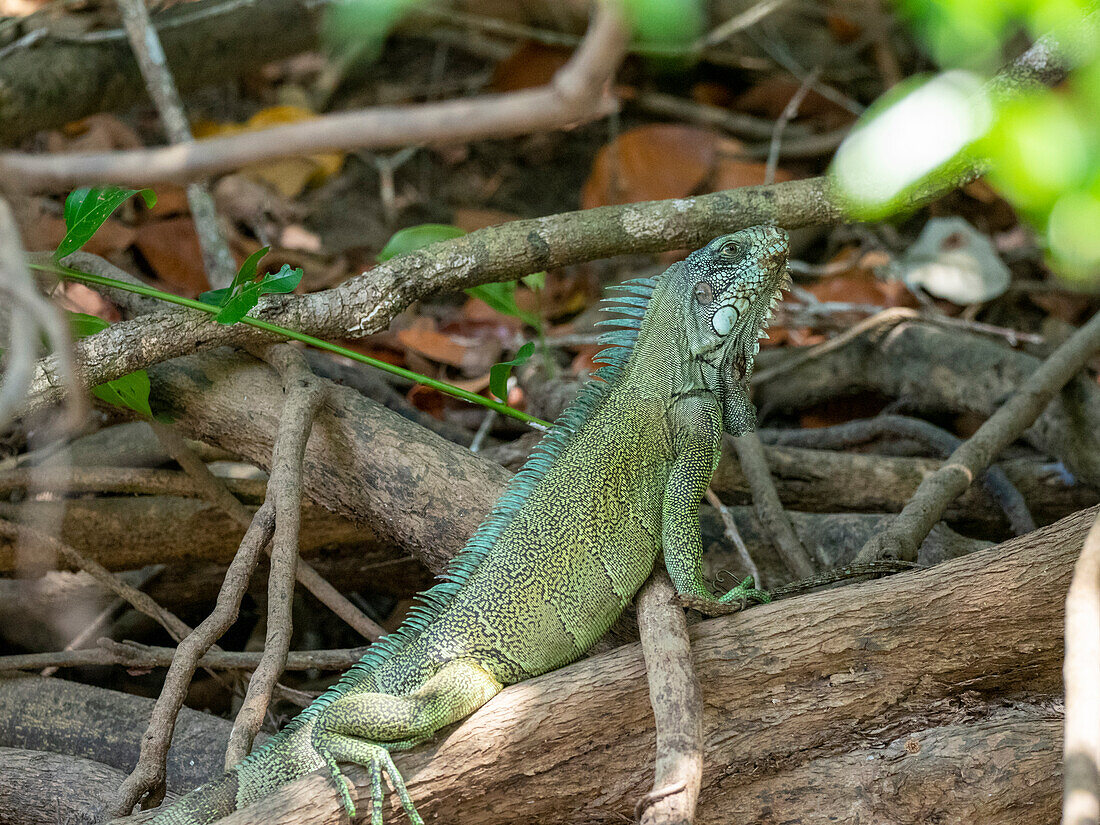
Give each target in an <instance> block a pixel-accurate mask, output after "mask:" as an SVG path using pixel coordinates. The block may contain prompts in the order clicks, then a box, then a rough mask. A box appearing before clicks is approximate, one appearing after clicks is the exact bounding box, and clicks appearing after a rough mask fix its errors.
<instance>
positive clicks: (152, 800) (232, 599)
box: [112, 501, 275, 816]
mask: <svg viewBox="0 0 1100 825" xmlns="http://www.w3.org/2000/svg"><path fill="white" fill-rule="evenodd" d="M274 531H275V507H274V504H273V503H271V502H267V501H265V502H264V504H263V505H262V506H261V507H260V509H259V510H257V511H256V515H255V517H254V518H253V519H252V523H251V524H249V526H248V532H247V533H245V536H244V539H242V541H241V546H240V549H239V550H238V551H237V554H236V555H235V556H234V557H233V561H232V562H230V564H229V569H228V570H227V571H226V574H225V579H224V581H223V582H222V587H221V590H220V592H219V593H218V599H217V602H216V604H215V606H214V609H213V610H212V611H211V613H210V615H209V616H207V617H206V618H205V619H204V620H203V621H202V622H201V623H200V624H199V626H198V627H197V628H195V630H194V632H193V633H191V634H190V635H189V636H188V637H187V638H186V639H184V640H183V641H182V642H180V644H179V647H178V648H177V649H176V655H175V657H174V658H173V659H172V664H171V666H170V667H169V668H168V673H167V674H166V675H165V677H164V687H163V688H162V689H161V693H160V696H159V697H158V698H157V702H156V704H155V705H154V706H153V712H152V714H151V715H150V718H149V726H148V727H147V728H146V730H145V734H144V736H142V738H141V755H140V757H139V758H138V763H137V765H136V766H135V767H134V770H133V772H132V773H131V774H130V775H129V776H128V777H126V781H125V782H123V783H122V786H121V787H120V788H119V789H118V803H117V804H116V805H115V807H114V809H113V810H112V814H113V815H114V816H129V815H130V813H131V812H132V811H133V810H134V806H135V805H136V804H137V803H138V801H140V800H143V799H144V800H146V801H147V802H148V803H149V804H150V805H155V804H157V803H159V802H160V801H161V800H162V799H163V798H164V791H165V786H164V780H165V775H166V772H165V759H166V758H167V755H168V746H169V744H170V743H171V741H172V733H173V732H174V731H175V728H176V715H177V714H178V713H179V709H180V708H181V707H182V706H183V700H184V698H185V697H186V695H187V687H188V685H189V684H190V683H191V677H192V675H193V674H194V672H195V668H196V667H197V666H198V662H199V659H200V658H202V656H203V654H205V653H206V651H207V650H209V649H210V647H211V645H213V644H214V642H215V641H216V640H217V639H218V638H219V637H220V636H221V635H222V634H223V633H224V632H225V631H226V630H228V629H229V626H230V625H232V624H233V622H234V620H235V619H236V618H237V611H238V609H239V606H240V602H241V597H242V596H243V595H244V591H245V589H246V588H247V587H248V580H249V578H250V577H251V575H252V571H253V570H254V569H255V567H256V562H257V561H258V560H259V557H260V552H261V551H262V549H263V547H264V545H266V544H267V543H268V541H270V540H271V536H272V534H273V533H274Z"/></svg>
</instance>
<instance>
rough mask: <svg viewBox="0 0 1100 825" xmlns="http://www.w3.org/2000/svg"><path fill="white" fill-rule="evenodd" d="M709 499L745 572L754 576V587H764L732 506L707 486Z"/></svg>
mask: <svg viewBox="0 0 1100 825" xmlns="http://www.w3.org/2000/svg"><path fill="white" fill-rule="evenodd" d="M706 495H707V501H708V502H709V503H710V506H711V507H713V508H714V509H715V510H717V511H718V516H719V518H721V519H722V524H723V526H724V527H725V530H726V537H727V538H728V539H729V540H730V542H732V543H733V546H734V548H736V550H737V557H738V558H739V559H740V560H741V564H742V565H743V566H744V568H745V572H746V573H748V574H749V575H750V576H752V580H753V582H754V583H755V584H754V585H753V586H754V587H763V586H764V584H763V580H762V579H761V578H760V570H759V569H757V567H756V562H754V561H753V560H752V556H751V555H750V554H749V548H748V547H746V546H745V540H744V539H743V538H741V531H740V530H738V529H737V522H736V521H734V518H733V513H731V512H730V508H729V507H727V506H726V505H725V504H723V503H722V499H720V498H718V494H717V493H715V492H714V490H713V489H712V488H710V487H707V493H706Z"/></svg>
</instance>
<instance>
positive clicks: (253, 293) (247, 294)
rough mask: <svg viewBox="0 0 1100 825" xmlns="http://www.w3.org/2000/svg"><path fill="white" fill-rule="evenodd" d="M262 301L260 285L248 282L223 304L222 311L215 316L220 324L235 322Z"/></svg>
mask: <svg viewBox="0 0 1100 825" xmlns="http://www.w3.org/2000/svg"><path fill="white" fill-rule="evenodd" d="M259 302H260V285H259V284H247V285H245V287H244V288H243V289H242V290H241V291H240V292H238V293H236V294H235V295H231V296H230V297H229V300H227V301H226V302H225V303H224V304H222V311H221V312H219V313H218V314H217V315H215V316H214V320H215V321H217V322H218V323H219V324H235V323H237V322H238V321H239V320H241V319H242V318H243V317H244V316H246V315H247V314H248V312H249V310H251V309H252V308H253V307H254V306H256V304H258V303H259Z"/></svg>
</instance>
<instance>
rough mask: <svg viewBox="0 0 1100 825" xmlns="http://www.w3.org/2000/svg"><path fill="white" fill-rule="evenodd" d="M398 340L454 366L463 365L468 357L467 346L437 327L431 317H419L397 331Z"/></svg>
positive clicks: (416, 351)
mask: <svg viewBox="0 0 1100 825" xmlns="http://www.w3.org/2000/svg"><path fill="white" fill-rule="evenodd" d="M397 340H398V341H400V342H401V344H402V346H404V347H407V348H408V349H410V350H412V351H413V352H415V353H418V354H420V355H422V356H424V357H425V358H430V359H431V360H433V361H436V362H438V363H440V364H450V365H451V366H452V367H462V366H463V364H464V363H466V361H467V359H468V352H467V348H466V347H465V346H463V345H462V344H459V343H457V342H456V341H455V340H454V339H453V338H451V337H450V336H449V335H445V334H444V333H442V332H440V331H439V330H438V329H436V328H435V322H434V321H432V320H431V319H430V318H417V319H416V320H415V321H413V323H412V325H411V326H409V327H407V328H406V329H403V330H400V331H399V332H398V333H397Z"/></svg>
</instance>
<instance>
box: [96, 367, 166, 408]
mask: <svg viewBox="0 0 1100 825" xmlns="http://www.w3.org/2000/svg"><path fill="white" fill-rule="evenodd" d="M92 395H94V396H95V397H96V398H98V399H100V400H102V401H106V402H107V403H108V404H114V405H115V406H116V407H128V408H129V409H131V410H134V411H135V412H139V413H141V414H142V415H147V416H149V417H150V418H152V417H153V411H152V410H151V409H150V408H149V373H147V372H146V371H145V370H138V371H137V372H131V373H129V374H128V375H123V376H122V377H120V378H116V379H115V380H114V381H108V382H107V383H106V384H100V385H99V386H98V387H92Z"/></svg>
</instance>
